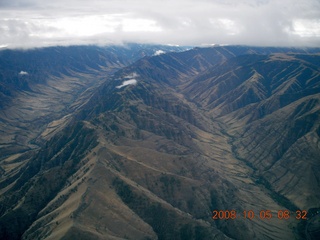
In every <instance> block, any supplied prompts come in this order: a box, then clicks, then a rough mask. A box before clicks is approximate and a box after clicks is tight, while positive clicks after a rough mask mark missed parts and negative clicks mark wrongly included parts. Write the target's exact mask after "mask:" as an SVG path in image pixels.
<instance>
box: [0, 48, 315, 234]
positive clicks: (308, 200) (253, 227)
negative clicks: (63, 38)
mask: <svg viewBox="0 0 320 240" xmlns="http://www.w3.org/2000/svg"><path fill="white" fill-rule="evenodd" d="M146 48H147V47H146ZM149 48H150V46H149ZM98 49H99V48H98ZM115 49H116V48H115ZM64 50H65V49H60V51H61V52H63V51H64ZM91 51H93V53H95V51H102V50H101V49H100V50H91ZM113 51H115V50H114V49H113ZM126 51H128V52H125V53H124V50H123V49H122V50H121V51H120V50H117V51H116V53H114V52H113V54H112V56H113V58H112V61H111V60H110V56H111V55H110V53H108V54H109V55H108V54H105V53H102V52H98V53H96V55H90V56H91V57H88V56H89V55H86V54H87V53H86V51H84V52H83V53H82V52H79V53H78V54H77V55H75V56H74V58H71V57H70V59H71V60H70V61H69V62H67V63H65V62H64V63H63V66H64V71H62V70H59V68H56V70H57V71H60V72H61V73H59V74H57V73H56V72H53V71H49V70H46V74H47V75H46V76H45V77H44V78H43V80H41V81H40V80H39V81H38V82H35V83H34V82H32V75H31V74H29V75H27V76H20V78H22V77H26V78H28V84H27V86H28V87H27V88H26V87H24V89H23V90H21V89H20V90H19V89H13V88H8V86H9V85H8V84H7V83H6V82H5V81H4V83H3V87H2V88H1V89H9V90H10V91H11V92H10V94H8V91H4V90H3V91H2V92H1V94H2V98H3V99H5V100H6V102H5V104H2V108H1V109H0V112H1V114H0V116H1V117H0V134H1V142H0V144H1V145H0V146H1V148H0V157H1V158H0V239H143V240H147V239H159V240H161V239H177V240H179V239H181V240H185V239H186V240H187V239H197V240H200V239H317V237H318V235H317V234H318V233H319V231H318V228H319V224H317V221H319V218H318V213H317V210H318V209H319V208H320V141H319V140H320V104H319V102H320V55H319V52H320V50H319V49H289V48H288V49H286V48H257V47H240V46H227V47H212V48H195V49H192V50H189V51H183V52H171V53H167V54H162V55H159V56H146V57H143V58H141V59H140V60H137V59H138V57H133V55H132V54H133V53H132V52H130V51H129V50H128V49H127V50H126ZM141 51H142V50H139V51H136V50H135V52H134V53H135V54H136V55H135V56H138V55H139V54H140V56H141ZM145 51H147V50H145ZM120 53H121V54H122V55H121V54H120ZM138 53H139V54H138ZM21 54H23V53H21ZM61 54H62V53H61ZM143 55H148V54H143ZM149 55H152V54H149ZM58 56H59V54H58ZM71 56H73V55H72V54H71ZM85 56H87V57H85ZM96 56H99V57H96ZM115 56H118V57H115ZM119 56H122V58H120V57H119ZM72 59H76V60H77V65H76V66H77V67H74V66H75V64H74V62H73V60H72ZM83 59H87V60H86V61H84V62H83ZM136 60H137V61H136ZM48 64H49V66H50V62H49V63H48ZM79 64H80V65H79ZM81 64H82V65H81ZM89 64H90V65H89ZM31 69H32V68H30V70H29V71H30V73H31ZM41 69H43V68H40V70H41ZM21 70H23V69H21ZM40 70H39V71H40ZM2 76H3V78H4V77H5V76H7V75H5V74H3V75H2ZM37 76H38V75H37ZM20 85H21V86H22V87H21V88H23V86H24V84H20ZM1 89H0V90H1ZM214 210H218V211H224V212H225V211H232V210H233V211H235V212H236V218H235V219H230V218H229V219H225V218H226V216H225V217H218V218H220V219H217V220H214V219H212V216H213V211H214ZM297 210H298V211H299V210H301V211H303V210H305V211H308V212H309V213H308V216H306V218H307V219H305V220H304V219H299V220H297V219H296V216H297V212H296V211H297ZM252 211H253V212H254V216H251V217H250V216H248V215H246V217H245V216H244V212H245V213H246V214H248V212H252ZM261 211H262V212H261ZM266 211H268V212H269V213H270V214H271V215H270V216H271V219H263V217H261V216H263V215H261V214H263V213H264V212H266ZM279 211H280V213H282V211H287V213H289V216H288V219H280V217H281V216H282V215H280V216H279ZM260 213H261V214H260Z"/></svg>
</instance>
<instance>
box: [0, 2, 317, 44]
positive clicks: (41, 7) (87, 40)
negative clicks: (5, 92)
mask: <svg viewBox="0 0 320 240" xmlns="http://www.w3.org/2000/svg"><path fill="white" fill-rule="evenodd" d="M123 42H139V43H141V42H142V43H160V44H174V45H202V44H245V45H260V46H318V47H320V0H160V1H158V0H0V47H5V46H6V47H10V48H14V47H23V48H27V47H42V46H50V45H70V44H100V45H104V44H110V43H116V44H117V43H123Z"/></svg>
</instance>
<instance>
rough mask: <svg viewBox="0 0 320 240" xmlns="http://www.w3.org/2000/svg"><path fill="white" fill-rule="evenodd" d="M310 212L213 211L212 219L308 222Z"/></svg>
mask: <svg viewBox="0 0 320 240" xmlns="http://www.w3.org/2000/svg"><path fill="white" fill-rule="evenodd" d="M307 214H308V212H307V211H306V210H297V211H295V212H290V211H289V210H278V211H277V212H276V213H272V212H271V210H261V211H259V213H255V212H254V211H253V210H248V211H247V210H244V211H242V212H237V211H236V210H213V211H212V219H213V220H228V219H239V218H243V219H250V220H252V219H254V218H255V217H258V218H260V219H266V220H269V219H272V218H273V217H274V218H278V219H284V220H287V219H289V218H290V217H294V218H295V219H297V220H307Z"/></svg>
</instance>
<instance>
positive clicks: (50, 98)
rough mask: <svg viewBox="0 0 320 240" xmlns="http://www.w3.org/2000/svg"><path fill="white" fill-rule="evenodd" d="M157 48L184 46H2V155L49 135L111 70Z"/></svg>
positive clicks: (106, 77) (22, 149)
mask: <svg viewBox="0 0 320 240" xmlns="http://www.w3.org/2000/svg"><path fill="white" fill-rule="evenodd" d="M157 50H162V51H173V50H181V48H178V47H169V46H152V45H137V44H128V45H126V46H110V47H95V46H79V47H51V48H44V49H34V50H23V51H22V50H3V51H0V86H1V87H0V96H1V102H0V123H1V124H0V133H1V138H0V161H1V160H5V159H4V157H7V158H10V157H11V155H14V154H17V153H21V152H24V151H27V150H30V149H34V148H35V147H37V146H36V145H39V144H41V142H43V139H48V138H50V137H51V136H52V135H53V134H54V133H55V131H57V129H60V128H61V127H63V126H64V125H65V123H66V122H67V121H69V119H70V115H69V114H70V113H72V112H74V111H75V109H77V108H79V107H80V106H81V105H83V104H84V103H85V102H86V101H87V99H88V98H89V97H90V95H91V94H92V92H93V91H94V89H96V88H97V87H99V85H100V84H101V83H102V82H104V81H106V79H108V77H109V76H110V75H111V74H112V73H114V72H115V71H116V70H118V69H120V68H121V67H124V66H126V65H129V64H130V63H132V62H133V61H135V60H137V59H139V58H141V57H144V56H146V55H153V54H154V53H155V52H156V51H157ZM46 128H47V130H46V131H45V132H43V133H42V136H41V137H40V138H38V139H37V140H35V138H36V137H38V135H39V134H40V133H41V132H42V131H43V130H44V129H46ZM9 161H11V160H9ZM6 167H7V168H9V167H10V166H6Z"/></svg>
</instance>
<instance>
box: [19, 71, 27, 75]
mask: <svg viewBox="0 0 320 240" xmlns="http://www.w3.org/2000/svg"><path fill="white" fill-rule="evenodd" d="M19 75H29V73H28V72H25V71H20V72H19Z"/></svg>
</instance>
